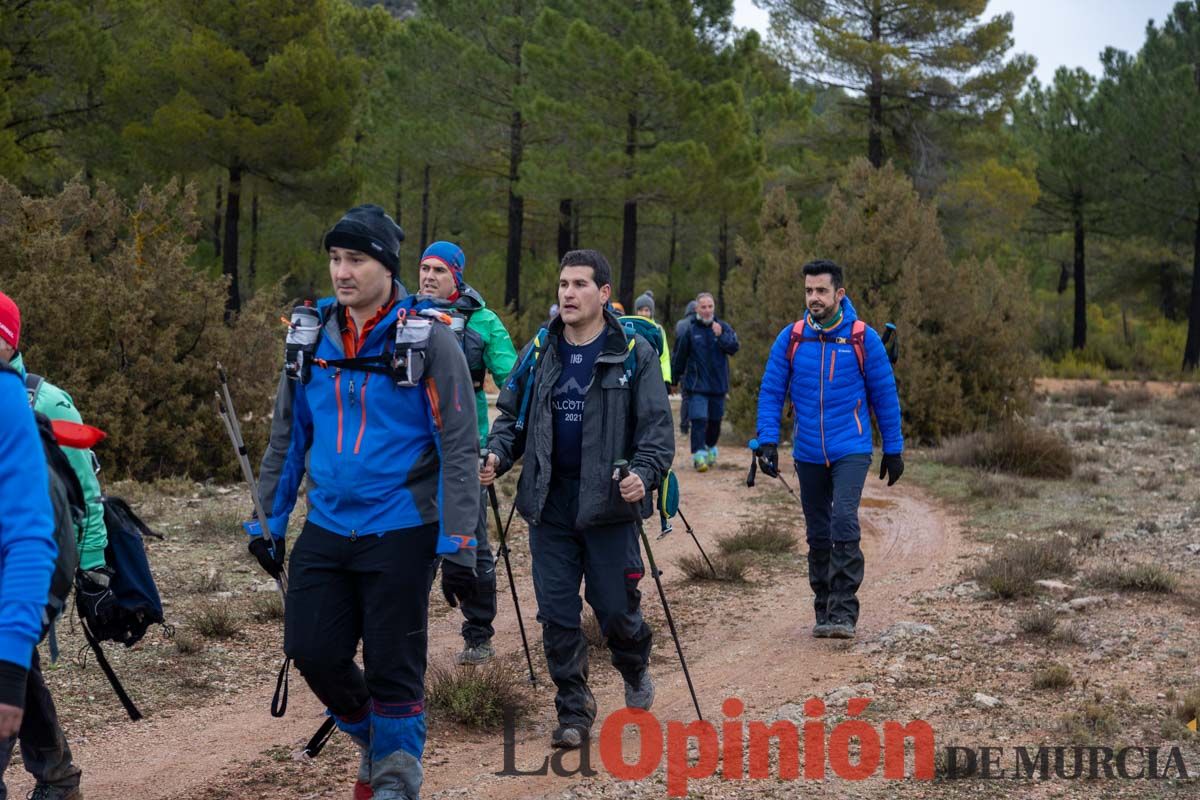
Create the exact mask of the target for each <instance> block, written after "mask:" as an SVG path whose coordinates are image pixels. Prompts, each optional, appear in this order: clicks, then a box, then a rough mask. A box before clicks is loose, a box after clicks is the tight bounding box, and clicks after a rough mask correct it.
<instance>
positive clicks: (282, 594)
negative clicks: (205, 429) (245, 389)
mask: <svg viewBox="0 0 1200 800" xmlns="http://www.w3.org/2000/svg"><path fill="white" fill-rule="evenodd" d="M217 375H218V377H220V379H221V391H220V392H217V393H216V395H217V408H218V410H219V413H220V416H221V420H222V421H223V422H224V423H225V430H226V431H227V432H228V433H229V440H230V441H231V442H233V449H234V450H236V451H237V456H238V464H240V465H241V467H242V477H243V478H245V479H246V485H247V486H249V487H250V502H251V503H253V504H254V515H255V516H256V517H257V518H258V529H259V533H260V534H261V535H262V538H263V539H264V540H265V541H266V542H267V544H268V545H270V546H271V549H272V551H274V548H275V541H274V539H273V538H272V537H271V532H270V531H269V530H268V529H267V515H266V512H265V511H263V506H262V500H261V499H259V496H258V481H256V480H255V479H254V468H253V467H252V466H250V455H249V454H248V453H247V452H246V442H245V440H244V439H242V426H241V425H240V424H239V423H238V418H237V411H236V410H235V409H234V407H233V397H232V396H231V395H230V394H229V379H228V377H227V376H226V374H225V368H224V367H223V366H221V363H220V362H217ZM275 588H277V589H278V590H279V602H280V603H283V604H286V603H287V566H286V565H281V566H280V573H279V578H277V579H276V581H275Z"/></svg>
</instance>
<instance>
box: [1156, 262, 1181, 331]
mask: <svg viewBox="0 0 1200 800" xmlns="http://www.w3.org/2000/svg"><path fill="white" fill-rule="evenodd" d="M1158 292H1159V303H1158V305H1159V309H1160V310H1161V311H1162V315H1163V316H1164V317H1166V318H1167V319H1169V320H1171V321H1172V322H1174V321H1176V320H1178V319H1179V297H1178V296H1177V295H1176V293H1175V262H1173V261H1164V262H1163V263H1161V264H1159V265H1158Z"/></svg>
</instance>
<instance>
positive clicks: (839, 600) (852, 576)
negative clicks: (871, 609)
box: [828, 542, 866, 639]
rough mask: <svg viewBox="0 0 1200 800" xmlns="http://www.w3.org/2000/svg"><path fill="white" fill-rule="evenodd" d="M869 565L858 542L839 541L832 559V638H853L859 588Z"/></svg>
mask: <svg viewBox="0 0 1200 800" xmlns="http://www.w3.org/2000/svg"><path fill="white" fill-rule="evenodd" d="M865 566H866V562H865V560H864V559H863V552H862V547H861V546H860V544H859V543H858V542H837V543H835V544H834V546H833V550H832V551H831V552H830V556H829V622H830V626H829V634H828V635H829V638H831V639H853V638H854V627H855V625H857V624H858V597H857V593H858V587H859V586H861V585H862V581H863V572H864V569H865Z"/></svg>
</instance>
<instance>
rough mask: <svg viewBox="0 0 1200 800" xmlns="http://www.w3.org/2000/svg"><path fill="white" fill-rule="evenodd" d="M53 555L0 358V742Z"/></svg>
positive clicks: (44, 501)
mask: <svg viewBox="0 0 1200 800" xmlns="http://www.w3.org/2000/svg"><path fill="white" fill-rule="evenodd" d="M3 332H5V331H4V326H3V324H2V323H0V333H3ZM57 557H58V548H57V547H56V546H55V543H54V516H53V511H52V510H51V505H50V478H49V476H48V474H47V472H46V457H45V455H44V453H43V451H42V442H41V439H40V438H39V437H38V432H37V427H36V425H35V424H34V421H33V411H31V410H30V408H29V401H28V399H27V398H26V395H25V384H24V382H23V381H22V379H21V376H20V375H18V374H17V373H16V372H14V371H13V370H12V369H10V368H9V366H8V365H7V364H6V363H5V362H3V361H0V741H2V740H6V739H9V738H10V737H13V736H16V734H17V731H18V730H20V728H21V720H22V717H23V716H24V709H25V701H26V692H25V682H26V676H27V675H28V673H29V667H30V663H31V662H32V660H33V648H34V647H36V646H37V642H38V637H39V636H41V634H42V611H43V609H45V607H46V598H47V597H48V596H49V593H50V575H51V573H52V572H53V571H54V562H55V559H56V558H57ZM0 771H2V770H0ZM2 794H4V784H3V780H2V775H0V795H2Z"/></svg>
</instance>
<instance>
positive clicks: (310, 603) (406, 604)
mask: <svg viewBox="0 0 1200 800" xmlns="http://www.w3.org/2000/svg"><path fill="white" fill-rule="evenodd" d="M437 535H438V526H437V524H436V523H434V524H430V525H422V526H420V527H417V528H402V529H399V530H394V531H389V532H387V533H385V534H382V535H370V536H358V537H356V538H354V539H351V538H350V537H348V536H340V535H338V534H336V533H333V532H331V531H328V530H325V529H324V528H321V527H319V526H317V525H314V524H313V523H312V522H311V521H309V522H306V523H305V525H304V530H303V531H302V532H301V533H300V536H299V537H297V539H296V544H295V546H294V547H293V548H292V553H291V560H290V561H289V566H288V595H287V613H286V615H285V618H284V633H283V649H284V652H286V653H287V654H288V655H289V656H291V657H292V659H293V660H294V661H295V662H296V667H297V669H299V670H300V674H301V675H303V676H304V680H305V681H306V682H307V683H308V685H309V687H310V688H311V689H312V690H313V694H315V695H316V696H317V697H318V698H319V699H320V701H321V702H322V703H324V704H325V705H326V706H327V707H328V708H329V710H330V712H331V713H333V714H334V715H335V716H337V717H357V716H359V715H361V714H362V713H363V711H364V709H365V708H366V707H367V705H368V703H370V702H372V701H373V702H374V703H375V705H376V706H378V705H379V704H385V705H387V706H393V705H396V704H406V705H408V706H411V707H413V708H416V707H418V706H421V705H423V703H424V698H425V655H426V649H427V644H428V642H427V634H426V627H427V623H428V617H429V587H430V585H431V584H432V582H433V573H434V569H435V568H436V566H437V555H436V549H437ZM359 640H361V641H362V645H363V666H364V667H365V671H364V670H363V669H359V667H358V665H357V664H356V663H354V653H355V651H356V650H357V649H358V643H359Z"/></svg>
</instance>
